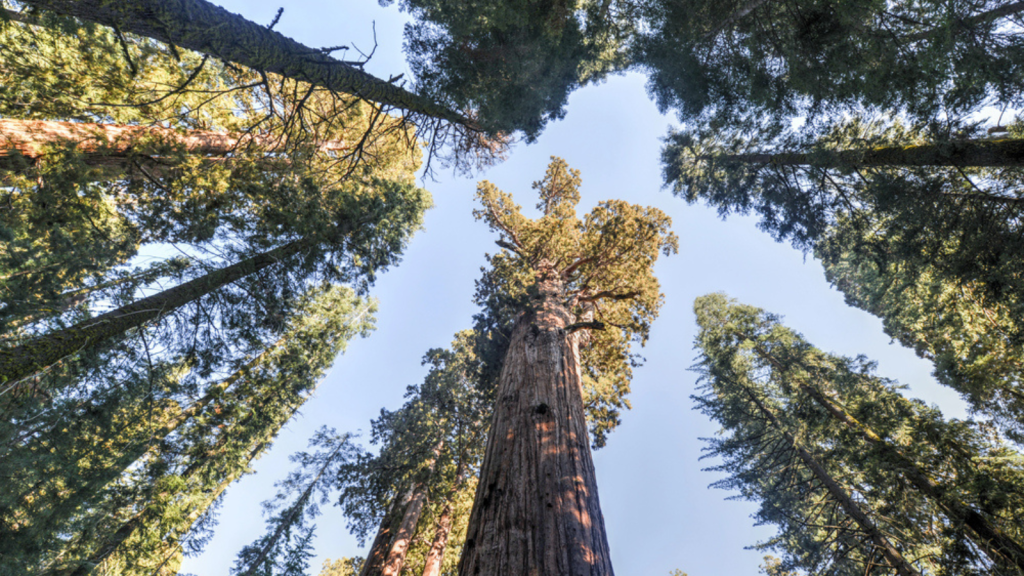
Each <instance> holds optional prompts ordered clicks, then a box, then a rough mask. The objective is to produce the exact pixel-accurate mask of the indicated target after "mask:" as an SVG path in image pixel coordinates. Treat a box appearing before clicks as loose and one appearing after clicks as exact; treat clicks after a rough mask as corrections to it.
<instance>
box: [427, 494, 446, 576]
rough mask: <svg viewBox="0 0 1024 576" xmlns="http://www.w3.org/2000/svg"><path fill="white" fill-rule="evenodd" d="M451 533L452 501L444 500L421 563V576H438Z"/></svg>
mask: <svg viewBox="0 0 1024 576" xmlns="http://www.w3.org/2000/svg"><path fill="white" fill-rule="evenodd" d="M451 533H452V503H451V502H446V503H445V505H444V508H443V509H442V510H441V515H440V516H438V518H437V527H436V528H435V529H434V539H433V540H432V541H431V542H430V550H428V551H427V559H426V561H425V562H424V563H423V574H422V576H440V575H441V562H443V561H444V550H445V548H447V547H448V536H449V535H451Z"/></svg>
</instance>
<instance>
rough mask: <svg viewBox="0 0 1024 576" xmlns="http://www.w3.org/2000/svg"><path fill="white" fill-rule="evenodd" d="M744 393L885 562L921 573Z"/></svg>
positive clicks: (905, 574)
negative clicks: (865, 535) (866, 537)
mask: <svg viewBox="0 0 1024 576" xmlns="http://www.w3.org/2000/svg"><path fill="white" fill-rule="evenodd" d="M746 392H747V395H748V397H749V398H750V399H751V401H752V402H753V403H754V404H755V405H756V406H757V409H758V411H759V412H761V414H763V415H764V417H765V418H766V419H767V420H768V421H769V422H771V424H772V426H774V427H775V429H776V430H778V431H779V433H780V434H782V437H783V438H785V440H786V443H787V444H789V446H790V447H791V448H792V449H793V451H794V452H795V453H796V455H797V457H798V458H799V459H800V460H801V461H802V462H803V463H804V466H806V467H807V469H808V470H810V471H811V473H812V474H814V476H815V477H816V478H817V479H818V481H819V482H821V483H822V485H823V486H825V489H826V490H827V491H828V493H829V495H831V496H832V498H833V499H835V501H836V502H837V503H838V504H839V507H840V508H842V510H843V512H844V513H846V515H847V516H849V517H850V518H851V519H853V521H854V522H856V523H857V526H859V527H860V529H861V530H862V531H863V532H864V533H865V534H867V536H868V538H869V539H870V541H871V543H872V544H873V545H874V546H875V548H877V549H878V551H879V552H881V554H882V556H883V557H884V558H885V559H886V561H888V562H889V565H890V566H891V567H892V568H894V569H895V570H896V573H897V574H899V576H921V573H920V572H919V571H918V570H917V569H916V568H914V567H913V566H911V564H910V562H908V561H907V560H906V558H904V557H903V554H901V553H900V551H899V550H897V549H896V547H895V546H893V544H892V542H890V541H889V539H888V538H886V536H885V534H882V531H881V530H879V529H878V526H876V525H875V523H874V522H873V521H872V520H871V518H870V517H869V516H868V515H867V513H865V512H864V510H862V509H861V507H860V506H859V505H858V504H857V502H856V501H854V499H853V498H852V497H851V496H850V494H849V493H848V492H847V491H846V490H844V489H843V487H842V486H840V485H839V483H838V482H836V480H835V478H832V476H831V475H830V474H829V473H828V471H826V470H825V469H824V468H823V467H822V466H821V464H820V463H819V462H818V461H817V460H816V459H815V458H814V456H812V455H811V454H810V453H809V452H807V451H806V450H804V449H803V447H801V446H800V444H799V443H798V442H797V441H796V438H794V437H793V435H792V434H790V433H789V431H788V430H786V428H785V426H783V425H782V423H781V422H779V420H778V418H776V417H775V414H774V413H772V411H771V410H769V409H768V408H767V407H765V405H764V404H763V403H762V402H761V401H760V400H759V399H758V398H757V397H756V396H755V395H754V394H753V393H751V392H750V390H746Z"/></svg>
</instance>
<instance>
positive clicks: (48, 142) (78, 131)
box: [0, 119, 345, 170]
mask: <svg viewBox="0 0 1024 576" xmlns="http://www.w3.org/2000/svg"><path fill="white" fill-rule="evenodd" d="M140 139H146V143H145V145H143V146H140V145H139V142H140ZM68 142H71V143H74V144H75V148H76V149H77V150H78V151H79V152H81V153H82V154H83V155H84V160H85V162H86V163H87V164H90V165H96V166H110V167H118V168H123V167H125V164H126V162H127V161H128V159H129V158H131V156H132V155H133V154H151V153H154V152H156V153H159V152H160V149H165V150H166V149H171V148H176V149H182V150H185V151H186V152H188V153H190V154H199V155H206V156H217V157H223V156H227V155H229V154H233V153H234V152H236V151H237V150H238V149H239V148H243V147H245V146H247V145H249V144H255V145H258V146H262V147H266V148H268V150H270V151H273V150H276V149H277V148H279V147H280V145H281V144H283V141H282V140H279V139H277V138H273V137H269V136H263V135H248V134H234V133H229V132H215V131H210V130H186V131H178V130H172V129H170V128H161V127H155V126H130V125H120V124H92V123H87V122H57V121H52V120H13V119H0V170H4V169H17V168H20V167H21V165H22V159H23V160H27V161H28V162H29V163H34V162H36V161H38V160H39V159H40V158H42V157H43V156H45V155H46V152H47V148H48V147H51V146H54V145H61V144H63V143H68ZM319 148H320V150H322V151H334V150H344V149H345V143H344V142H324V143H321V144H320V146H319ZM19 157H20V158H19Z"/></svg>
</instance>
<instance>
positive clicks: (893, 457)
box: [755, 347, 1024, 570]
mask: <svg viewBox="0 0 1024 576" xmlns="http://www.w3.org/2000/svg"><path fill="white" fill-rule="evenodd" d="M755 350H756V351H757V354H758V355H759V356H761V357H762V358H764V359H766V360H768V361H769V362H770V363H772V365H774V366H775V367H776V368H777V369H780V370H781V369H783V368H782V365H781V364H780V363H779V362H778V360H777V359H776V358H775V357H774V356H772V355H771V354H769V353H767V352H765V351H764V350H763V349H761V348H760V347H755ZM794 382H795V383H796V384H797V386H799V387H800V389H801V390H803V391H804V392H806V393H807V394H808V395H809V396H810V397H811V398H812V399H813V400H814V401H815V402H817V403H818V405H820V406H821V407H822V408H824V409H825V411H826V412H828V413H829V414H830V415H831V416H832V417H833V418H835V419H836V420H838V421H840V422H842V423H843V424H844V425H845V426H846V427H848V428H850V429H851V430H853V431H854V432H856V433H857V434H858V435H859V436H860V437H861V438H863V439H864V440H865V441H867V442H868V444H871V445H872V446H875V447H876V448H878V450H879V452H881V453H882V454H883V455H884V456H885V458H886V459H887V460H888V461H889V462H890V463H892V464H895V465H896V466H897V467H898V468H899V469H900V471H901V472H902V473H903V474H904V476H905V477H906V478H907V480H909V481H910V483H911V484H913V485H914V487H915V488H917V489H918V490H920V491H921V492H922V493H923V494H924V495H925V496H927V497H928V498H930V499H932V500H933V501H934V502H935V503H937V504H938V505H939V506H940V507H941V508H942V509H943V510H944V511H945V513H946V515H947V516H948V517H949V518H950V520H953V521H954V522H963V523H964V524H965V525H967V526H968V527H969V528H970V529H971V530H973V531H974V535H973V537H972V538H971V540H973V541H974V543H975V544H977V545H978V547H979V548H981V549H982V550H984V551H985V555H987V556H988V557H989V559H990V560H991V561H992V562H993V563H995V564H997V565H1003V566H1007V567H1014V566H1015V567H1016V568H1017V569H1019V570H1024V549H1022V548H1021V546H1020V545H1019V544H1017V543H1016V542H1015V541H1014V540H1013V539H1012V538H1010V537H1009V536H1007V535H1006V534H1004V533H1003V532H1002V530H1000V529H999V528H998V527H996V526H993V525H992V524H991V523H990V522H989V521H988V519H987V518H985V517H984V516H982V515H981V514H980V513H979V512H977V511H976V510H974V509H972V508H971V507H969V506H967V505H966V504H964V503H963V502H961V501H959V500H958V499H957V498H956V497H954V496H951V495H950V494H949V492H948V491H947V490H946V488H945V487H944V486H942V485H939V484H938V483H936V482H935V481H934V480H932V479H931V478H929V477H928V475H927V474H926V473H925V472H924V471H923V470H921V469H920V468H919V467H918V466H917V465H916V464H914V463H913V462H912V461H911V460H910V459H909V458H907V457H906V456H904V455H903V453H902V452H900V450H899V449H898V448H897V447H895V446H893V445H892V444H890V443H889V442H887V441H886V440H884V439H883V438H882V437H881V436H879V435H878V434H877V433H875V431H874V430H872V429H871V428H870V427H868V426H867V425H866V424H864V423H862V422H861V421H859V420H857V419H856V418H854V417H853V416H852V415H851V414H850V413H849V412H847V411H846V410H844V409H843V408H842V407H841V406H839V405H838V404H836V403H835V402H833V401H832V399H830V398H828V397H826V396H825V394H824V393H822V392H821V391H820V390H818V389H817V388H816V387H814V386H811V385H810V384H808V383H807V382H806V381H804V380H803V379H797V380H794ZM968 535H970V534H968Z"/></svg>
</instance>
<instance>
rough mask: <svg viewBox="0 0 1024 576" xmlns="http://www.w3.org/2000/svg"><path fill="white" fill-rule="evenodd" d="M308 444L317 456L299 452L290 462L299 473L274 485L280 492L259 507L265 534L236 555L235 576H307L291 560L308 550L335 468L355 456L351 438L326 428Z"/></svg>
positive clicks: (331, 483)
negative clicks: (264, 521) (313, 522)
mask: <svg viewBox="0 0 1024 576" xmlns="http://www.w3.org/2000/svg"><path fill="white" fill-rule="evenodd" d="M309 445H310V448H317V449H318V450H317V452H315V453H313V454H309V453H307V452H300V453H298V454H295V455H293V456H291V457H290V458H289V459H290V460H291V461H292V462H295V463H296V464H298V469H297V470H295V471H293V472H291V473H290V474H289V475H288V477H287V478H285V479H284V480H282V481H280V482H278V483H277V486H278V487H279V490H278V493H277V494H276V495H275V496H274V499H273V500H269V501H267V502H264V503H263V509H264V514H270V515H272V516H271V517H270V519H269V520H268V522H267V527H268V532H267V533H266V534H265V535H264V536H262V537H260V538H259V539H258V540H257V541H256V542H254V543H253V544H251V545H249V546H246V547H245V548H244V549H242V551H241V552H239V554H238V560H236V562H235V566H234V567H233V568H232V573H233V574H238V575H241V576H256V575H260V576H271V575H275V574H280V575H281V576H301V575H303V574H305V569H306V568H307V566H304V565H301V563H296V562H295V561H294V559H295V558H299V557H302V555H303V553H304V552H305V551H306V549H307V547H308V544H309V538H308V536H309V535H310V534H312V531H313V529H314V528H315V526H313V525H311V524H310V522H311V521H313V520H314V519H315V518H316V517H317V516H318V515H319V514H320V506H322V505H324V504H326V503H327V502H328V501H329V500H330V499H331V498H330V496H331V487H332V485H333V480H334V478H335V476H337V474H338V469H339V468H340V467H341V466H344V465H345V464H347V463H348V461H349V460H351V459H352V458H354V457H355V456H356V455H357V454H358V451H357V448H356V447H355V446H354V445H352V443H351V441H350V436H348V435H339V434H338V433H337V432H335V431H334V430H329V429H326V428H322V429H320V430H318V431H317V433H316V434H315V435H314V436H313V438H311V439H310V441H309ZM353 576H354V575H353Z"/></svg>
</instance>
